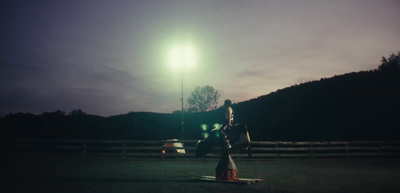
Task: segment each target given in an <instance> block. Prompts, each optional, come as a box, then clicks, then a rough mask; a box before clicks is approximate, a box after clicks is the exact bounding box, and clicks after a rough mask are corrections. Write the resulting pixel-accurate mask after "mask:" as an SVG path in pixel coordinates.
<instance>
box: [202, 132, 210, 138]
mask: <svg viewBox="0 0 400 193" xmlns="http://www.w3.org/2000/svg"><path fill="white" fill-rule="evenodd" d="M201 135H202V136H203V138H204V139H207V138H208V136H209V135H208V133H206V132H204V133H202V134H201Z"/></svg>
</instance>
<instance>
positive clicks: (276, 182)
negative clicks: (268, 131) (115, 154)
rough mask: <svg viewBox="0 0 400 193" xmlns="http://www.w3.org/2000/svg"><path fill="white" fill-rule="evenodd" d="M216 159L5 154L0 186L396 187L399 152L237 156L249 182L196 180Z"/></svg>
mask: <svg viewBox="0 0 400 193" xmlns="http://www.w3.org/2000/svg"><path fill="white" fill-rule="evenodd" d="M217 162H218V160H217V159H207V160H205V159H195V158H193V159H187V160H184V159H171V160H157V159H147V160H139V159H118V158H94V157H60V156H58V157H51V156H39V157H38V156H34V157H31V156H12V157H9V156H6V157H4V156H3V157H1V161H0V192H1V193H8V192H21V193H23V192H52V193H53V192H54V193H57V192H73V193H79V192H85V193H92V192H93V193H102V192H115V193H125V192H129V193H133V192H167V193H179V192H185V193H187V192H188V193H196V192H202V193H206V192H226V193H231V192H232V193H235V192H240V193H246V192H272V193H274V192H279V193H283V192H293V193H298V192H318V193H321V192H338V193H339V192H340V193H346V192H349V193H350V192H351V193H356V192H376V193H378V192H379V193H381V192H384V193H391V192H393V193H399V192H400V159H399V158H330V159H328V158H326V159H314V158H313V159H311V158H310V159H306V158H303V159H267V160H243V159H235V163H236V165H237V167H238V169H239V177H241V178H262V179H264V181H263V182H257V183H252V184H248V185H243V184H230V183H215V182H203V181H196V180H194V179H196V178H199V177H201V176H204V175H214V172H215V171H214V169H215V166H216V164H217Z"/></svg>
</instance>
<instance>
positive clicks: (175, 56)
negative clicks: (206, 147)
mask: <svg viewBox="0 0 400 193" xmlns="http://www.w3.org/2000/svg"><path fill="white" fill-rule="evenodd" d="M196 61H197V57H196V54H195V51H194V49H193V48H192V47H190V46H182V47H175V48H173V49H172V50H171V53H170V64H171V66H172V67H173V68H174V69H175V70H176V71H178V72H179V73H180V74H181V99H180V100H181V107H182V108H181V120H182V122H181V124H182V125H181V126H182V139H184V132H185V122H184V116H183V113H184V112H183V74H184V72H187V71H188V70H190V69H192V68H193V67H194V66H195V65H196Z"/></svg>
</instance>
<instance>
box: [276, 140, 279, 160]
mask: <svg viewBox="0 0 400 193" xmlns="http://www.w3.org/2000/svg"><path fill="white" fill-rule="evenodd" d="M275 153H276V154H275V159H278V158H279V151H278V141H276V142H275Z"/></svg>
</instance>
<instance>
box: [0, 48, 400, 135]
mask: <svg viewBox="0 0 400 193" xmlns="http://www.w3.org/2000/svg"><path fill="white" fill-rule="evenodd" d="M399 56H400V54H399V55H398V56H395V55H392V56H391V58H389V60H387V59H385V58H384V59H383V60H382V64H381V65H380V66H379V68H378V69H377V70H374V71H364V72H354V73H348V74H344V75H339V76H334V77H332V78H325V79H321V80H319V81H313V82H308V83H304V84H300V85H295V86H291V87H288V88H284V89H281V90H278V91H276V92H273V93H270V94H268V95H264V96H260V97H258V98H256V99H252V100H249V101H245V102H240V103H238V104H234V105H233V109H234V111H235V118H236V122H244V123H247V125H248V128H249V131H250V135H251V138H252V140H295V141H298V140H315V141H317V140H400V121H399V116H400V92H399V91H400V62H399V61H400V59H399ZM222 118H223V112H222V111H221V110H215V111H211V112H203V113H190V114H189V113H188V114H185V138H186V139H200V138H201V130H200V125H201V124H209V125H211V124H213V123H217V122H220V120H222ZM0 137H2V138H4V137H6V138H7V137H8V138H21V137H27V138H79V139H134V140H138V139H142V140H145V139H169V138H181V118H180V114H179V113H178V114H159V113H145V112H138V113H128V114H125V115H118V116H112V117H107V118H105V117H99V116H92V115H85V114H78V115H64V114H63V113H62V112H60V111H57V112H54V113H44V114H42V115H33V114H29V113H17V114H10V115H7V116H5V117H3V118H0Z"/></svg>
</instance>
